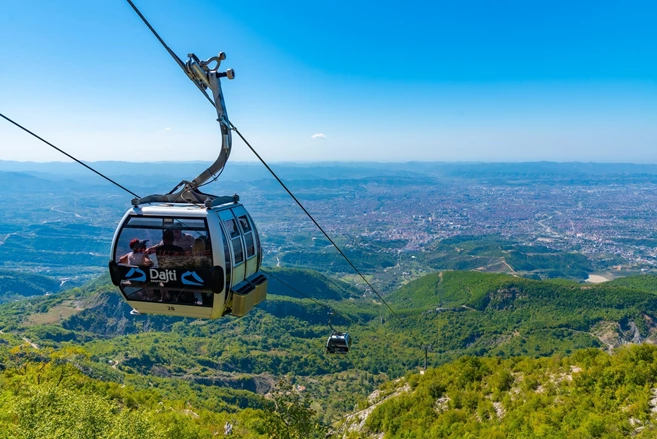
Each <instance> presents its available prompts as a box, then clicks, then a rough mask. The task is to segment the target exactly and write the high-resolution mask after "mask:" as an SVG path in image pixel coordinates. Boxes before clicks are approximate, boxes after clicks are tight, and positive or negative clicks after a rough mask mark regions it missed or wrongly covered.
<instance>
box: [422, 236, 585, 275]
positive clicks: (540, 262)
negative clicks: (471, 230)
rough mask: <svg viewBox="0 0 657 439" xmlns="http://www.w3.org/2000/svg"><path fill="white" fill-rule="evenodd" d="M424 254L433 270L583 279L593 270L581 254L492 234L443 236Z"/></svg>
mask: <svg viewBox="0 0 657 439" xmlns="http://www.w3.org/2000/svg"><path fill="white" fill-rule="evenodd" d="M424 257H425V258H426V260H427V264H428V265H429V266H430V267H431V268H433V269H435V270H479V271H484V272H497V273H512V274H519V275H522V276H525V277H533V278H536V279H548V278H556V277H565V278H573V279H580V280H584V279H586V278H587V276H588V274H589V273H590V272H592V271H593V264H592V262H591V261H590V260H589V259H588V258H587V257H586V256H584V255H582V254H579V253H567V252H563V251H557V250H554V249H550V248H548V247H545V246H541V245H532V246H529V245H520V244H517V243H515V242H513V241H510V240H507V239H502V238H499V237H495V236H484V237H481V236H476V237H475V236H457V237H453V238H448V239H443V240H441V241H440V242H439V243H438V244H436V245H435V246H434V248H432V249H430V251H429V252H428V254H427V255H426V256H424Z"/></svg>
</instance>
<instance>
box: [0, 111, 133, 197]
mask: <svg viewBox="0 0 657 439" xmlns="http://www.w3.org/2000/svg"><path fill="white" fill-rule="evenodd" d="M0 117H2V118H3V119H5V120H6V121H7V122H10V123H12V124H14V125H16V126H17V127H18V128H20V129H21V130H23V131H25V132H26V133H28V134H31V135H32V136H34V137H36V138H37V139H39V140H41V141H42V142H43V143H45V144H46V145H48V146H50V147H52V148H55V149H56V150H57V151H59V152H61V153H62V154H64V155H65V156H66V157H68V158H70V159H71V160H74V161H76V162H78V163H79V164H81V165H82V166H84V167H85V168H87V169H89V170H90V171H92V172H95V173H96V174H98V175H100V176H101V177H103V178H104V179H105V180H107V181H109V182H110V183H112V184H114V185H116V186H118V187H120V188H121V189H123V190H124V191H126V192H127V193H129V194H131V195H134V196H135V197H137V198H139V195H137V194H135V193H134V192H132V191H131V190H129V189H126V188H125V187H124V186H122V185H120V184H119V183H117V182H115V181H114V180H112V179H111V178H109V177H107V176H106V175H104V174H102V173H100V172H98V171H96V170H95V169H94V168H92V167H91V166H89V165H87V164H86V163H83V162H81V161H80V160H78V159H76V158H75V157H73V156H72V155H71V154H69V153H67V152H66V151H64V150H62V149H59V148H57V147H56V146H55V145H53V144H52V143H50V142H48V141H47V140H46V139H44V138H43V137H40V136H38V135H36V134H35V133H33V132H32V131H30V130H28V129H27V128H25V127H24V126H22V125H21V124H19V123H18V122H14V121H13V120H11V119H10V118H8V117H7V116H5V115H4V114H2V113H0Z"/></svg>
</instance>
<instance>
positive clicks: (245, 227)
mask: <svg viewBox="0 0 657 439" xmlns="http://www.w3.org/2000/svg"><path fill="white" fill-rule="evenodd" d="M239 220H240V227H242V231H243V232H244V243H245V244H246V257H247V258H250V257H252V256H253V255H255V242H254V239H253V230H252V229H251V224H250V223H249V219H248V218H247V217H246V215H242V216H241V217H239Z"/></svg>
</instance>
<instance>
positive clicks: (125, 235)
mask: <svg viewBox="0 0 657 439" xmlns="http://www.w3.org/2000/svg"><path fill="white" fill-rule="evenodd" d="M114 260H115V262H117V263H118V264H122V265H128V266H134V267H146V268H151V267H152V268H176V267H181V268H190V269H191V268H211V267H212V265H213V261H212V245H211V242H210V235H209V233H208V228H207V225H206V222H205V219H203V218H172V217H143V216H133V217H130V218H128V221H126V223H125V224H124V226H123V228H122V229H121V231H120V234H119V237H118V240H117V243H116V249H115V253H114Z"/></svg>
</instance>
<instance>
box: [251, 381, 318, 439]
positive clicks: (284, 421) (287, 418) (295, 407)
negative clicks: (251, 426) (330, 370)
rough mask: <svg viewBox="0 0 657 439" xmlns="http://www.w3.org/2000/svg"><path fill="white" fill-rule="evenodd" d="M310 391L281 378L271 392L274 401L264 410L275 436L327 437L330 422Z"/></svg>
mask: <svg viewBox="0 0 657 439" xmlns="http://www.w3.org/2000/svg"><path fill="white" fill-rule="evenodd" d="M310 405H311V400H310V397H309V396H308V395H304V396H301V394H300V393H299V392H298V391H297V389H295V388H294V386H293V385H292V384H290V383H289V382H287V381H284V380H281V381H279V382H278V384H277V385H276V387H275V388H274V390H273V391H272V392H271V403H270V404H269V405H268V407H266V408H265V410H264V419H263V421H264V425H265V428H266V429H267V432H268V433H269V437H270V438H271V439H308V438H323V437H324V436H325V435H326V430H327V428H326V426H325V425H324V424H322V423H321V422H320V420H319V418H318V417H317V412H315V410H313V409H312V408H311V407H310Z"/></svg>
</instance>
